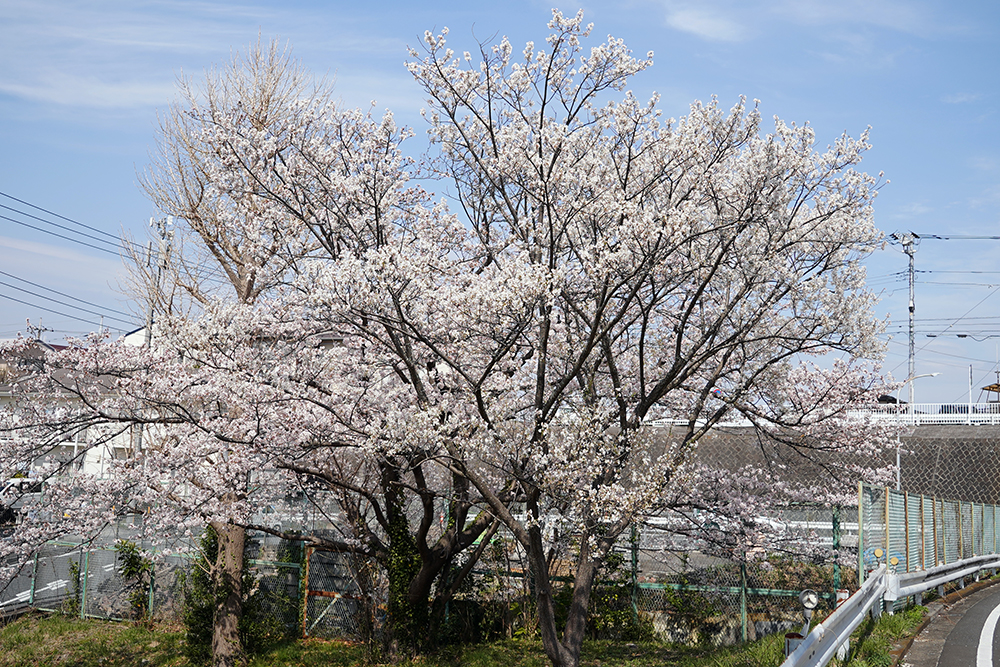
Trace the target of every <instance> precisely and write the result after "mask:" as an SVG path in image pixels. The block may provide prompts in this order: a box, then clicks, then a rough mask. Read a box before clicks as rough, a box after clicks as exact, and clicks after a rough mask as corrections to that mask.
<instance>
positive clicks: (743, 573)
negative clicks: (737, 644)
mask: <svg viewBox="0 0 1000 667" xmlns="http://www.w3.org/2000/svg"><path fill="white" fill-rule="evenodd" d="M744 558H745V556H744ZM740 638H741V639H742V640H743V643H744V644H746V643H747V562H746V561H745V560H743V561H740Z"/></svg>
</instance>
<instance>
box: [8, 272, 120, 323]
mask: <svg viewBox="0 0 1000 667" xmlns="http://www.w3.org/2000/svg"><path fill="white" fill-rule="evenodd" d="M0 285H3V286H4V287H9V288H11V289H16V290H17V291H18V292H24V293H25V294H30V295H31V296H36V297H38V298H39V299H45V300H46V301H52V302H53V303H58V304H59V305H60V306H68V307H69V308H75V309H77V310H79V311H82V312H84V313H88V314H90V315H97V316H98V317H105V318H107V319H109V320H117V321H118V322H121V323H123V324H132V322H129V321H128V320H123V319H122V318H120V317H115V316H114V315H105V314H104V313H99V312H95V311H93V310H87V309H86V308H82V307H80V306H74V305H73V304H71V303H66V302H65V301H60V300H59V299H53V298H52V297H50V296H45V295H44V294H38V293H37V292H32V291H31V290H28V289H24V288H23V287H18V286H17V285H11V284H10V283H6V282H4V281H2V280H0Z"/></svg>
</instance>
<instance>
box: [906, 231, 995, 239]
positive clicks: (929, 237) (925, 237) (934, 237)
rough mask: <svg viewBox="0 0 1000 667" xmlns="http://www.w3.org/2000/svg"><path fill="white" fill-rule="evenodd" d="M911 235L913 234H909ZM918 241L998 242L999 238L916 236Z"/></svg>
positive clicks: (951, 235) (953, 235)
mask: <svg viewBox="0 0 1000 667" xmlns="http://www.w3.org/2000/svg"><path fill="white" fill-rule="evenodd" d="M911 233H913V232H911ZM913 235H914V236H915V237H917V238H918V239H933V240H935V241H1000V236H965V235H963V234H948V235H947V236H945V235H941V234H916V233H913Z"/></svg>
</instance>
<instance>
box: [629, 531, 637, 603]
mask: <svg viewBox="0 0 1000 667" xmlns="http://www.w3.org/2000/svg"><path fill="white" fill-rule="evenodd" d="M629 541H630V542H631V548H632V621H633V622H636V623H637V622H638V621H639V529H638V527H637V526H636V525H635V524H634V523H633V524H632V535H631V537H630V540H629Z"/></svg>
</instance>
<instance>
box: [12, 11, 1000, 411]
mask: <svg viewBox="0 0 1000 667" xmlns="http://www.w3.org/2000/svg"><path fill="white" fill-rule="evenodd" d="M551 7H552V5H551V4H548V3H539V2H534V1H532V0H527V1H519V2H507V3H497V2H465V3H461V4H459V3H444V2H425V3H416V4H414V3H402V2H377V1H376V2H366V3H358V2H352V3H346V2H319V1H317V2H303V1H290V2H282V3H268V2H215V1H212V0H199V1H190V2H188V1H177V0H163V1H160V2H135V1H130V2H126V1H108V2H100V1H92V2H55V1H52V2H47V1H45V0H5V1H4V2H3V3H0V65H2V66H0V118H2V120H3V122H2V123H0V154H2V155H3V157H4V159H3V160H2V161H0V192H2V193H5V194H6V195H10V196H13V197H16V198H18V199H21V200H23V201H24V202H28V203H30V204H32V205H35V206H38V207H42V208H44V209H48V210H49V211H52V212H54V213H57V214H60V215H62V216H66V217H67V218H70V219H72V220H74V221H78V222H82V223H84V224H86V225H89V226H91V227H94V228H97V229H99V230H102V231H103V232H106V233H109V234H115V235H117V234H118V233H119V232H120V231H121V230H122V229H125V230H129V231H130V232H132V233H133V234H134V235H135V236H136V237H139V238H142V237H143V236H144V235H145V226H146V224H147V222H148V220H149V218H150V217H151V216H154V215H156V214H157V212H156V211H155V210H154V209H153V208H152V206H151V205H150V204H149V203H148V202H147V201H146V200H145V198H144V196H143V195H142V193H141V192H140V191H139V189H138V188H137V186H136V174H137V172H141V171H142V170H143V169H144V167H145V165H146V163H147V161H148V158H147V155H148V152H149V150H150V148H151V146H152V145H153V142H154V137H155V134H154V130H155V127H156V114H157V110H158V109H164V108H165V107H166V106H167V105H168V104H169V103H170V101H171V100H172V99H173V98H174V96H175V90H176V79H177V77H178V76H180V75H182V74H183V75H187V76H190V77H192V78H195V79H197V77H198V76H200V75H201V73H202V72H203V71H204V70H205V69H206V68H209V67H211V66H212V65H213V64H220V63H223V62H225V61H227V60H228V59H229V57H230V54H231V52H232V51H233V50H237V49H241V48H244V47H245V46H246V45H247V44H249V43H250V42H252V41H254V40H256V39H257V37H258V35H261V36H262V37H263V38H264V39H270V38H272V37H278V38H280V39H282V40H287V41H288V42H289V43H290V44H291V46H292V48H293V52H294V54H295V55H296V56H297V57H298V58H300V59H301V60H302V61H303V63H304V64H305V65H306V66H307V67H309V68H310V69H311V70H312V71H314V72H315V73H317V74H318V75H324V74H325V75H329V76H330V77H332V78H333V79H334V80H335V81H336V90H337V92H338V94H339V95H340V96H341V97H342V99H343V102H344V103H346V104H349V105H352V106H367V105H368V104H369V103H370V102H371V101H372V100H375V101H376V103H377V108H379V109H382V108H391V109H392V110H393V111H394V112H395V114H396V117H397V119H398V120H399V121H401V122H403V123H406V124H409V125H411V126H413V127H414V128H415V129H416V131H417V132H418V134H420V135H422V131H423V125H422V121H421V119H420V116H419V110H420V108H421V106H422V103H423V99H422V96H421V94H420V91H419V90H418V89H417V87H416V86H415V85H414V84H413V82H412V81H411V79H410V77H409V75H408V74H407V72H406V71H405V69H404V67H403V62H404V60H406V58H407V56H406V47H407V45H411V46H418V45H419V42H420V38H421V35H422V34H423V32H424V30H428V29H430V30H440V28H441V27H443V26H448V27H449V28H450V30H451V33H450V36H449V40H450V42H452V43H453V44H454V45H456V47H457V48H460V49H463V48H468V49H470V50H472V47H474V46H475V44H476V42H477V41H488V42H493V41H495V40H497V39H499V38H500V37H501V36H503V35H507V36H508V37H509V38H510V39H511V41H512V42H513V43H514V44H515V45H517V44H523V43H524V42H525V41H526V40H529V39H531V40H535V41H538V42H540V41H541V40H543V39H544V37H545V35H546V34H547V33H546V28H545V24H546V22H547V21H548V18H549V16H550V14H551ZM578 8H579V5H565V4H563V5H561V6H560V9H562V10H563V12H564V13H573V12H575V11H576V10H577V9H578ZM583 9H584V11H585V16H586V19H587V20H588V21H592V22H593V23H594V26H595V27H594V34H595V35H599V36H604V35H607V34H609V33H610V34H612V35H614V36H615V37H620V38H623V39H624V40H625V41H626V43H627V44H628V45H629V46H630V47H631V48H632V49H633V50H634V51H635V52H636V53H639V54H644V53H645V52H646V51H649V50H652V51H654V53H655V57H654V62H655V64H654V66H653V67H652V68H651V69H650V70H648V71H647V72H645V73H643V74H641V75H640V76H638V77H636V78H635V79H634V81H633V84H632V86H631V87H632V89H633V90H635V91H636V92H637V94H639V95H640V97H643V96H645V95H648V94H649V93H651V92H653V91H657V92H659V93H660V94H661V95H662V103H661V106H662V107H663V108H664V110H665V112H666V113H667V114H669V115H672V116H679V115H683V114H684V113H685V111H686V109H687V106H688V105H689V104H690V103H691V102H692V101H693V100H696V99H701V100H704V99H707V98H709V97H711V96H712V95H717V96H718V97H719V99H720V100H721V101H722V102H723V103H725V104H727V105H729V104H731V103H734V102H735V101H736V100H737V99H738V97H739V96H740V95H746V96H747V97H748V98H750V99H759V100H761V109H762V111H763V114H764V116H765V118H769V117H771V116H773V115H778V116H780V117H781V118H783V119H785V120H787V121H795V122H798V123H801V122H804V121H808V122H809V123H810V124H811V125H812V126H813V127H814V128H815V130H816V133H817V138H818V143H819V144H820V146H821V147H822V146H825V145H826V144H827V143H829V142H831V141H833V140H834V139H835V138H836V137H837V136H838V135H839V134H841V133H842V132H844V131H847V132H849V133H850V134H852V135H854V136H856V135H858V134H859V133H860V132H861V131H863V130H864V128H865V127H867V126H868V125H871V126H872V128H873V129H872V134H871V143H872V145H873V148H872V150H871V151H870V152H869V154H868V157H867V158H866V160H865V163H864V164H863V168H864V169H865V170H866V171H868V172H872V173H877V172H879V171H884V172H885V177H886V178H887V179H889V181H890V183H889V184H888V185H886V186H885V187H884V188H883V190H882V192H881V193H880V195H879V198H878V201H877V204H876V216H877V221H878V224H879V226H880V227H881V228H882V229H883V230H885V232H886V233H887V234H889V233H892V232H905V231H914V232H917V233H918V234H936V235H939V236H949V235H950V236H961V235H964V236H998V235H1000V224H998V223H1000V214H998V213H997V210H998V208H1000V150H998V149H1000V132H998V121H1000V117H998V114H997V105H998V102H1000V91H998V83H1000V77H998V66H1000V48H998V46H997V44H1000V34H998V33H1000V3H995V2H971V1H965V2H962V1H959V2H945V1H943V0H942V1H927V2H922V1H919V0H911V1H886V0H865V1H863V2H862V1H860V0H842V1H839V2H831V1H828V0H822V1H820V0H787V1H786V0H770V1H766V0H761V1H757V0H742V1H738V0H733V1H728V0H704V1H702V2H696V1H674V0H659V1H643V0H635V1H631V2H612V1H608V2H604V1H597V2H589V3H587V4H586V5H583ZM0 205H3V206H9V207H11V208H16V209H18V210H19V211H22V212H27V213H30V214H31V215H37V216H38V217H41V218H44V219H45V220H48V221H55V222H57V223H59V224H63V225H65V226H67V227H70V228H77V227H75V225H74V224H73V223H71V222H69V221H66V220H62V219H59V218H53V217H52V216H51V215H49V214H45V213H42V212H40V211H38V210H36V209H31V208H29V207H28V206H27V205H25V204H21V203H18V202H16V201H14V200H12V199H9V198H7V197H3V196H0ZM0 215H2V216H5V217H7V218H14V219H16V220H18V221H20V223H26V224H32V225H35V226H38V227H42V228H44V229H48V230H49V231H54V232H57V233H60V234H65V235H67V236H73V237H74V238H76V239H77V240H78V241H79V240H82V241H85V242H87V243H93V244H94V245H97V246H100V247H103V246H104V244H103V243H101V242H100V241H97V240H94V239H87V238H81V237H79V236H76V235H72V234H69V233H67V232H66V231H65V230H60V229H58V228H55V227H52V226H51V225H49V224H47V223H43V222H40V221H37V220H34V219H32V218H29V217H26V216H25V215H23V213H15V212H14V211H11V210H10V209H0ZM78 229H82V228H78ZM84 231H85V230H84ZM87 233H89V234H92V235H95V236H97V237H98V238H107V237H104V236H103V235H102V234H98V233H95V232H93V231H88V232H87ZM998 260H1000V241H995V240H965V239H953V240H934V239H924V240H923V242H922V243H921V244H920V246H919V249H918V251H917V260H916V266H917V269H918V270H919V271H929V272H930V273H919V274H918V283H917V302H916V308H917V310H916V312H917V320H918V323H917V331H918V333H917V348H918V350H919V351H918V354H917V364H916V369H917V370H916V372H917V373H931V372H940V373H941V375H940V376H938V377H935V378H927V379H920V380H917V381H916V382H917V400H918V401H940V402H954V401H964V400H966V396H967V387H968V377H969V366H970V364H971V365H972V366H973V375H974V380H975V384H976V386H977V387H978V386H980V385H981V384H984V383H986V382H991V381H994V380H995V379H996V375H995V373H994V371H995V370H996V368H997V365H996V359H997V357H998V350H1000V347H998V346H1000V338H991V337H989V336H1000V312H998V308H1000V261H998ZM868 265H869V276H870V281H871V284H872V286H873V287H874V288H875V289H877V290H878V291H880V292H881V293H882V295H883V301H882V303H881V305H880V307H879V311H880V313H882V314H885V315H887V316H889V317H891V319H892V322H893V325H892V327H891V329H892V331H893V332H894V334H895V337H894V339H893V341H891V342H890V343H889V348H888V356H887V359H886V364H885V367H886V369H887V370H889V371H891V372H892V373H893V374H894V375H895V376H896V377H897V378H905V377H906V373H907V369H906V305H907V304H906V292H907V289H906V282H905V275H903V274H900V273H898V272H901V271H904V270H905V267H906V257H905V255H903V254H902V253H901V252H900V249H899V247H898V246H893V245H889V246H887V248H886V250H884V251H882V252H880V253H878V254H877V255H876V256H874V257H872V258H871V259H870V260H869V262H868ZM973 271H978V272H982V273H971V272H973ZM990 271H993V272H996V273H988V272H990ZM0 272H2V274H0V338H2V337H9V336H12V335H14V334H15V333H16V332H17V331H19V330H23V329H24V320H25V318H26V317H30V318H31V319H32V322H33V323H36V322H37V321H38V319H39V318H41V322H42V324H43V325H44V326H46V327H48V328H52V329H54V330H55V331H54V332H52V333H48V334H47V338H48V339H49V340H57V339H59V338H60V337H62V336H63V335H66V334H67V333H73V332H77V333H79V332H83V331H87V330H89V329H92V328H94V327H93V326H92V325H91V324H87V323H86V322H81V321H79V320H74V319H71V318H68V317H65V316H63V315H57V314H54V313H51V312H46V311H43V310H40V309H39V306H42V307H46V308H50V309H51V310H57V311H60V312H62V313H67V314H72V315H75V316H77V317H79V318H82V319H83V320H86V321H88V322H94V321H99V315H96V314H94V313H103V314H105V315H106V319H105V324H108V325H113V326H116V327H122V328H127V326H128V325H127V323H126V322H127V321H129V320H130V319H131V320H132V321H137V320H135V318H134V317H132V318H130V316H128V315H127V313H129V312H130V311H134V307H133V306H130V305H129V304H128V302H127V300H126V299H125V298H124V297H123V296H121V295H120V294H119V293H118V291H117V290H118V287H117V283H118V278H117V275H118V274H119V273H120V272H121V262H120V260H119V259H117V258H116V257H115V256H114V255H113V254H110V253H106V252H101V251H98V250H96V249H94V248H90V247H87V246H84V245H81V244H80V243H78V242H72V241H67V240H64V239H61V238H58V237H55V236H52V235H51V234H46V233H42V232H39V231H36V230H33V229H30V228H28V227H26V226H24V224H18V223H15V222H12V221H10V220H7V219H4V218H0ZM11 276H14V277H11ZM18 279H20V280H18ZM24 280H27V281H31V282H33V283H36V285H40V286H42V287H44V288H49V289H50V290H57V291H58V292H62V294H61V295H60V294H56V293H54V292H51V291H45V290H42V289H41V288H39V287H34V286H31V285H28V284H27V283H25V282H23V281H24ZM15 288H20V290H18V289H15ZM22 290H29V291H31V292H34V293H35V294H34V295H33V294H30V293H28V292H25V291H22ZM38 295H42V296H45V297H50V298H52V299H58V300H59V301H63V302H65V303H68V304H73V305H77V306H82V307H83V308H86V309H87V310H90V311H94V312H93V313H86V312H83V311H80V310H75V309H70V308H69V307H68V306H67V305H65V304H58V303H56V302H54V301H51V300H48V299H45V298H42V296H38ZM67 297H75V298H76V299H82V300H85V301H88V302H90V303H91V304H96V306H97V307H95V306H94V305H86V304H83V303H81V302H80V301H73V300H70V299H69V298H67ZM13 299H20V300H21V301H26V302H28V303H29V304H32V305H25V304H22V303H18V302H16V301H14V300H13ZM123 313H124V314H123ZM112 317H118V318H121V319H122V320H126V322H122V321H119V320H113V319H111V318H112ZM960 318H964V319H960ZM971 318H994V319H971ZM927 334H936V336H935V337H933V338H931V337H928V336H927ZM960 335H961V336H964V337H959V336H960ZM977 339H981V340H977ZM904 393H905V390H904ZM978 397H979V392H978V390H977V391H975V392H974V394H973V399H974V400H975V399H977V398H978Z"/></svg>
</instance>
